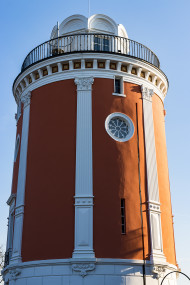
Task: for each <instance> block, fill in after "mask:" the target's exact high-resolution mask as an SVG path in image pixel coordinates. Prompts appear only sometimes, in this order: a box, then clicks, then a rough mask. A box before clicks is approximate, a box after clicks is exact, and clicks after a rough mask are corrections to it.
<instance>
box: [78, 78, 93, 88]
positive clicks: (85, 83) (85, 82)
mask: <svg viewBox="0 0 190 285" xmlns="http://www.w3.org/2000/svg"><path fill="white" fill-rule="evenodd" d="M93 82H94V78H93V77H81V78H80V77H76V78H75V84H76V85H77V90H78V91H89V90H91V89H92V84H93Z"/></svg>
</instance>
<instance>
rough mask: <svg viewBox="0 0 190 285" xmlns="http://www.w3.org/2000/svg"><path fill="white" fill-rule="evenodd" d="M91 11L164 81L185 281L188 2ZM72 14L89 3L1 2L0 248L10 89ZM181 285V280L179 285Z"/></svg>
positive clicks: (189, 215)
mask: <svg viewBox="0 0 190 285" xmlns="http://www.w3.org/2000/svg"><path fill="white" fill-rule="evenodd" d="M90 7H91V10H90V14H91V15H93V14H97V13H101V14H106V15H108V16H110V17H111V18H113V19H114V20H115V21H116V22H117V23H118V24H119V23H120V24H123V25H124V26H125V28H126V30H127V32H128V35H129V38H130V39H133V40H136V41H138V42H140V43H142V44H144V45H146V46H148V47H149V48H150V49H152V50H153V51H154V52H155V53H156V55H157V56H158V57H159V59H160V62H161V69H162V70H163V71H164V72H165V73H166V75H167V76H168V79H169V82H170V87H169V91H168V94H167V97H166V100H165V109H166V111H167V115H166V138H167V149H168V163H169V173H170V185H171V195H172V205H173V214H174V229H175V240H176V252H177V260H178V263H179V265H180V267H181V268H182V271H184V272H185V273H187V274H188V275H190V248H189V236H190V227H189V224H190V222H189V221H190V205H189V203H190V179H189V176H190V167H189V164H190V132H189V131H190V127H189V123H190V110H189V106H190V95H189V93H190V92H189V89H190V88H189V82H190V80H189V72H188V68H189V66H190V59H189V54H190V36H189V34H190V16H189V11H190V1H189V0H181V1H177V0H158V1H151V0H133V1H129V0H125V1H124V0H117V1H113V0H109V1H108V0H104V1H100V0H96V1H95V0H91V5H90ZM72 14H83V15H85V16H88V0H80V1H77V0H70V1H61V0H54V1H52V0H51V1H50V0H33V1H28V0H6V1H3V0H2V1H1V2H0V27H1V39H0V43H1V45H0V46H1V52H0V62H1V68H0V80H1V95H0V134H1V140H0V159H1V160H0V161H1V163H0V189H1V199H0V231H1V232H0V244H3V245H5V243H6V224H7V220H6V219H7V216H8V207H7V206H6V200H7V199H8V197H9V195H10V190H11V179H12V166H13V155H14V144H15V132H16V124H15V119H14V114H15V112H16V104H15V102H14V99H13V96H12V83H13V81H14V79H15V77H16V76H17V75H18V73H19V72H20V68H21V65H22V62H23V60H24V58H25V56H26V55H27V53H28V52H29V51H30V50H31V49H33V48H34V47H35V46H37V45H39V44H40V43H42V42H44V41H46V40H48V39H49V37H50V33H51V30H52V27H53V26H54V25H55V24H56V22H57V21H59V22H62V21H63V20H64V19H65V18H66V17H68V16H70V15H72ZM181 282H182V281H181ZM185 282H186V281H185V279H184V280H183V282H182V283H181V284H183V285H185ZM179 284H180V283H179Z"/></svg>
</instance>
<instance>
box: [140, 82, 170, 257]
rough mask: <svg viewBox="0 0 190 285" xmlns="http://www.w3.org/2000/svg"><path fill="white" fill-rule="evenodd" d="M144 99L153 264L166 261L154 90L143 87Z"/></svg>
mask: <svg viewBox="0 0 190 285" xmlns="http://www.w3.org/2000/svg"><path fill="white" fill-rule="evenodd" d="M141 92H142V99H143V119H144V136H145V153H146V170H147V188H148V189H147V190H148V201H147V202H148V210H149V223H150V238H151V256H150V258H151V260H152V261H153V262H161V261H165V260H166V258H165V256H164V253H163V243H162V227H161V216H160V215H161V213H160V199H159V186H158V173H157V160H156V147H155V134H154V120H153V110H152V96H153V94H154V92H153V90H152V89H149V88H148V87H147V86H145V85H142V86H141Z"/></svg>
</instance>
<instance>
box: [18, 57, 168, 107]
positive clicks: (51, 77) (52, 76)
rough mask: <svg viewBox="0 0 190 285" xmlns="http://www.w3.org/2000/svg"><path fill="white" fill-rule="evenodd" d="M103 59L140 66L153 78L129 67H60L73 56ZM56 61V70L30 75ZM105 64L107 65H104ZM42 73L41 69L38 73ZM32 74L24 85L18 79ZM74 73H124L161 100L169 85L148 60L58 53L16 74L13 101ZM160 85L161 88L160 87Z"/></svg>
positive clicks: (70, 76) (124, 78)
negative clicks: (65, 68) (144, 76)
mask: <svg viewBox="0 0 190 285" xmlns="http://www.w3.org/2000/svg"><path fill="white" fill-rule="evenodd" d="M90 59H91V60H100V61H101V60H104V61H107V62H109V61H113V62H118V63H119V65H120V66H121V65H122V64H126V65H128V67H131V69H132V67H134V68H137V69H138V71H139V68H140V69H142V71H144V72H145V73H146V74H147V73H148V74H149V73H150V74H151V75H152V77H153V80H152V82H150V81H149V80H147V79H145V78H143V77H140V76H139V74H140V72H138V75H134V74H132V73H131V72H130V70H129V69H130V68H128V72H124V71H121V70H113V69H109V68H106V69H101V68H84V67H83V69H69V70H65V71H62V70H61V68H60V63H64V62H66V63H69V66H70V67H71V63H72V64H73V62H74V61H75V60H82V61H84V60H90ZM56 64H57V65H58V66H59V69H58V71H59V72H56V73H52V72H49V74H48V75H46V76H43V77H42V76H40V77H39V78H38V79H36V80H35V77H34V76H33V74H34V73H36V72H39V70H42V69H44V68H47V69H49V70H50V66H51V65H56ZM106 67H108V65H106ZM60 70H61V71H60ZM40 74H41V73H40ZM29 75H30V76H31V75H32V78H33V79H32V83H30V84H28V85H26V86H25V87H23V84H22V85H21V84H20V83H21V82H23V81H26V77H27V76H29ZM77 76H93V77H94V78H96V77H97V78H114V76H123V80H124V81H127V82H131V83H134V84H138V85H142V84H145V83H146V85H147V86H148V87H149V88H151V89H153V91H154V93H156V94H157V95H158V96H159V97H160V98H161V100H162V101H163V100H164V98H165V94H166V92H167V89H168V83H167V80H166V77H165V76H164V74H163V73H162V72H161V71H160V70H159V69H157V68H155V67H153V66H151V65H150V64H147V63H145V62H142V61H140V60H138V59H134V58H129V57H124V56H120V55H111V54H99V53H93V54H92V53H85V54H83V53H79V54H72V55H71V54H69V55H64V56H59V57H56V58H50V59H47V60H44V61H42V62H39V63H37V64H35V65H33V66H31V67H30V68H28V69H27V70H25V71H24V72H23V73H22V74H21V75H20V76H18V78H17V79H16V81H15V83H14V86H13V93H14V96H15V99H16V101H18V97H17V96H19V97H21V96H24V95H25V94H26V91H32V90H34V89H36V88H38V87H40V86H43V85H45V84H48V83H52V82H56V81H60V80H66V79H74V78H75V77H77ZM156 78H157V80H158V86H156V85H155V79H156ZM160 87H161V88H160Z"/></svg>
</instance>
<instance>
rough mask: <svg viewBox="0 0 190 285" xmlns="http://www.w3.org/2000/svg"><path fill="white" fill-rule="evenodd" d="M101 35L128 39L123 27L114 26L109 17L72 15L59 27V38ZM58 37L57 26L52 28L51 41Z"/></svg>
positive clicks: (114, 23)
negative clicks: (76, 35) (84, 34)
mask: <svg viewBox="0 0 190 285" xmlns="http://www.w3.org/2000/svg"><path fill="white" fill-rule="evenodd" d="M87 32H88V33H102V34H111V35H115V36H121V37H125V38H128V35H127V32H126V30H125V28H124V26H123V25H121V24H119V25H118V24H116V22H115V21H114V20H113V19H111V18H110V17H108V16H106V15H103V14H95V15H92V16H91V17H90V18H87V17H85V16H83V15H78V14H76V15H72V16H70V17H68V18H66V19H65V20H64V21H63V22H62V23H61V24H60V26H59V36H63V35H67V34H73V33H74V34H76V33H87ZM57 35H58V32H57V25H56V26H54V28H53V30H52V33H51V39H52V38H56V37H57Z"/></svg>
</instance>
